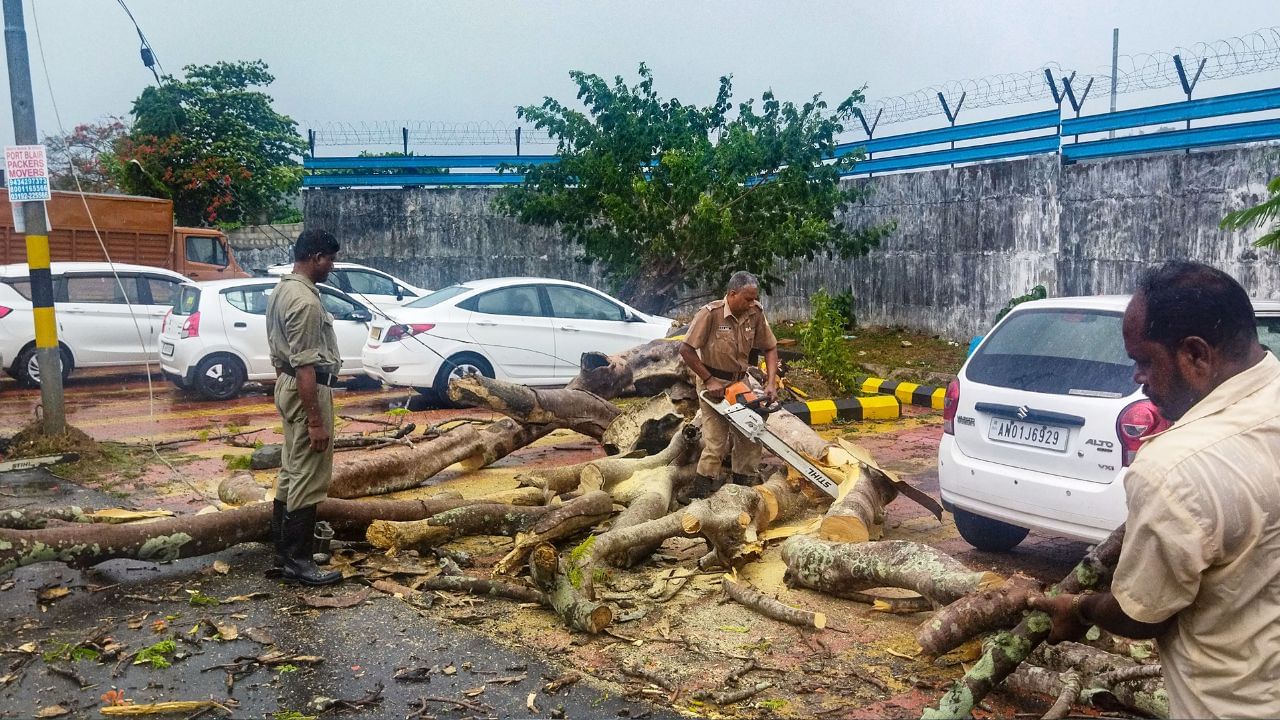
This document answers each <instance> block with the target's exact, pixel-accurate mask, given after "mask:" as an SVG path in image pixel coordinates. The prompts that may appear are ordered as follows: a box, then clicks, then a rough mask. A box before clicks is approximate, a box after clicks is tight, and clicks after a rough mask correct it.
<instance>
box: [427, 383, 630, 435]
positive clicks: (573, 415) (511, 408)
mask: <svg viewBox="0 0 1280 720" xmlns="http://www.w3.org/2000/svg"><path fill="white" fill-rule="evenodd" d="M449 399H450V400H453V401H454V402H457V403H465V404H468V405H476V406H479V407H483V408H487V409H489V410H493V411H494V412H498V413H502V414H503V415H506V416H507V417H509V418H512V419H514V420H516V421H517V422H519V423H520V424H522V425H553V426H555V427H564V428H569V429H570V430H574V431H576V432H580V433H582V434H583V435H588V436H590V437H593V438H595V439H597V440H599V439H600V438H601V437H602V436H603V435H604V431H605V429H606V428H608V427H609V423H611V422H613V419H614V418H616V417H618V415H619V414H620V413H621V411H620V410H619V409H618V408H617V406H615V405H614V404H613V403H611V402H609V401H608V400H605V399H604V398H602V397H601V396H599V395H595V394H593V393H590V392H586V391H584V390H573V389H568V388H566V389H559V390H539V389H535V388H531V387H529V386H527V385H519V384H516V383H510V382H506V381H503V380H494V379H491V378H487V377H485V376H483V375H468V376H467V377H464V378H460V379H457V380H453V381H452V382H450V383H449Z"/></svg>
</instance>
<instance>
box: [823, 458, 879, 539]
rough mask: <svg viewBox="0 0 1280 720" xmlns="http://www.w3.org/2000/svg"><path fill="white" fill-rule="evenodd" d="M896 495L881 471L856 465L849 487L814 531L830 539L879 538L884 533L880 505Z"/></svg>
mask: <svg viewBox="0 0 1280 720" xmlns="http://www.w3.org/2000/svg"><path fill="white" fill-rule="evenodd" d="M897 496H898V491H897V488H895V487H894V485H893V482H892V481H890V480H889V479H888V478H887V477H885V476H884V474H883V473H880V472H877V471H876V470H875V469H873V468H870V467H867V466H866V465H859V467H858V477H857V479H855V480H854V482H853V486H852V487H851V488H850V489H849V491H848V492H847V493H845V495H844V497H842V498H840V499H839V500H837V501H835V502H834V503H832V504H831V507H830V509H828V510H827V514H826V516H825V517H823V518H822V524H821V525H819V526H818V534H819V535H820V536H821V537H822V539H823V540H830V541H832V542H850V543H860V542H868V541H870V540H879V539H880V536H881V535H883V534H884V508H885V506H886V505H888V504H889V503H890V502H892V501H893V499H894V498H895V497H897Z"/></svg>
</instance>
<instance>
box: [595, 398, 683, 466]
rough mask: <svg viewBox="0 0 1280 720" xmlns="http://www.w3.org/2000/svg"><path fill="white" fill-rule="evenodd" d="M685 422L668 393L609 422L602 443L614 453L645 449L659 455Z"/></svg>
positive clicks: (608, 450)
mask: <svg viewBox="0 0 1280 720" xmlns="http://www.w3.org/2000/svg"><path fill="white" fill-rule="evenodd" d="M683 423H684V416H683V415H681V414H680V413H679V412H678V411H677V410H676V406H675V403H673V402H671V396H669V395H667V394H666V393H665V392H663V393H659V394H658V395H655V396H653V397H651V398H649V399H648V400H646V401H645V402H643V403H641V404H639V405H635V406H632V407H629V408H627V409H625V410H623V411H622V414H621V415H619V416H618V417H616V418H614V419H613V422H611V423H609V427H608V428H606V429H605V431H604V435H603V436H601V438H600V444H601V445H603V446H604V449H605V452H607V453H609V454H610V455H618V454H623V453H629V452H632V451H634V450H644V451H645V452H647V453H648V454H650V455H654V454H657V453H659V452H661V451H662V450H663V448H665V447H666V446H667V443H668V442H670V440H671V436H672V435H673V434H674V433H675V432H676V430H677V429H679V427H680V425H681V424H683Z"/></svg>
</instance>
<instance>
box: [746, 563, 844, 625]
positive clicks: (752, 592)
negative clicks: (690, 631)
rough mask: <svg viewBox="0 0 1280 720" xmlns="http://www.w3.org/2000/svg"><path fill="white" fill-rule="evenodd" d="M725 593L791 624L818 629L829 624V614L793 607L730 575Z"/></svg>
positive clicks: (758, 610) (767, 614)
mask: <svg viewBox="0 0 1280 720" xmlns="http://www.w3.org/2000/svg"><path fill="white" fill-rule="evenodd" d="M724 594H725V595H728V596H729V597H731V598H733V599H734V600H736V601H737V602H738V603H740V604H742V605H746V606H747V607H749V608H751V609H752V610H755V611H756V612H758V613H760V614H761V615H764V616H765V617H770V618H773V619H774V620H779V621H782V622H784V623H788V624H790V625H799V626H800V627H809V628H815V629H818V630H821V629H823V628H825V627H826V626H827V616H826V615H825V614H823V613H820V612H811V611H809V610H801V609H800V608H796V607H791V606H790V605H787V604H785V603H783V602H781V601H779V600H778V599H776V598H771V597H769V596H768V595H765V594H764V593H762V592H760V591H759V590H756V589H755V588H753V587H751V586H750V585H748V584H746V583H740V582H737V581H735V580H734V579H733V578H731V577H729V576H728V575H726V576H725V578H724Z"/></svg>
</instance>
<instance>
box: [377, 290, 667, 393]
mask: <svg viewBox="0 0 1280 720" xmlns="http://www.w3.org/2000/svg"><path fill="white" fill-rule="evenodd" d="M670 329H671V320H670V319H668V318H664V317H657V316H652V315H646V314H644V313H642V312H640V311H638V310H636V309H635V308H632V307H629V306H627V305H626V304H625V303H623V302H621V301H620V300H616V299H614V298H612V297H610V296H608V295H605V294H604V293H602V292H600V291H598V290H594V289H592V288H590V287H587V286H586V285H579V284H578V283H574V282H567V281H564V280H549V279H546V278H496V279H492V280H476V281H472V282H466V283H461V284H458V285H453V286H451V287H447V288H444V289H443V290H437V291H436V292H434V293H432V294H430V295H427V296H426V297H423V298H420V299H418V300H415V301H414V302H411V303H409V304H408V305H405V306H404V307H402V308H397V309H392V310H388V311H387V315H386V316H385V317H380V318H377V319H375V320H374V321H373V327H372V328H371V329H370V332H369V339H368V344H366V345H365V348H364V370H365V372H366V373H367V374H368V375H369V376H370V377H372V378H375V379H377V380H381V381H382V382H385V383H387V384H389V385H400V386H407V387H413V388H416V389H417V390H418V391H419V392H421V393H423V394H424V395H432V396H435V397H437V398H440V397H443V395H444V393H445V391H446V390H447V389H448V386H449V380H450V379H451V378H457V377H462V376H464V375H468V374H474V373H480V374H482V375H485V376H487V377H491V378H498V379H500V380H509V381H511V382H517V383H522V384H525V385H541V386H548V385H563V384H565V383H567V382H568V381H569V380H570V379H572V378H573V377H574V376H575V375H577V374H578V363H579V358H581V357H582V354H583V353H585V352H593V351H598V352H604V353H614V352H620V351H622V350H625V349H627V348H629V347H634V346H635V345H639V344H642V343H646V342H649V341H650V340H655V339H657V338H660V337H663V336H665V335H666V334H667V332H668V331H669V330H670Z"/></svg>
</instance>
